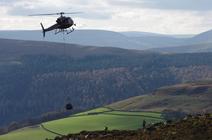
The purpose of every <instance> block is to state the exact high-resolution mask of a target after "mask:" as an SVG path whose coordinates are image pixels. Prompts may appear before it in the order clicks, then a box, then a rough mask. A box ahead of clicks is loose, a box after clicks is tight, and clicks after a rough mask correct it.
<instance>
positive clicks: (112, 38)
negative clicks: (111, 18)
mask: <svg viewBox="0 0 212 140" xmlns="http://www.w3.org/2000/svg"><path fill="white" fill-rule="evenodd" d="M0 38H5V39H17V40H33V41H49V42H59V43H63V42H66V43H69V44H79V45H86V46H98V47H100V46H101V47H106V46H107V47H119V48H125V49H139V50H144V49H149V48H159V47H166V46H167V47H172V46H180V45H183V44H185V43H184V42H185V41H186V40H187V39H188V38H186V37H185V38H184V37H182V38H178V37H175V36H173V35H162V34H154V33H142V32H120V33H119V32H113V31H106V30H76V31H75V32H73V33H72V34H70V35H66V36H65V38H64V37H63V35H62V34H58V35H54V32H50V33H47V36H46V37H45V38H43V37H42V33H41V31H0ZM64 39H65V40H64ZM189 44H190V43H189Z"/></svg>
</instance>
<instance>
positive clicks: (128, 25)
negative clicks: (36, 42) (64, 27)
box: [0, 0, 212, 34]
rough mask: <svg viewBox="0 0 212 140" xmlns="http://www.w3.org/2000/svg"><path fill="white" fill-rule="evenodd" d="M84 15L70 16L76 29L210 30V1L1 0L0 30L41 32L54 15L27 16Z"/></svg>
mask: <svg viewBox="0 0 212 140" xmlns="http://www.w3.org/2000/svg"><path fill="white" fill-rule="evenodd" d="M61 11H64V12H75V11H79V12H83V13H80V14H77V15H71V17H72V18H73V19H74V21H75V23H76V24H77V29H104V30H112V31H141V32H154V33H162V34H197V33H201V32H204V31H207V30H210V29H212V0H0V16H1V18H0V30H34V29H36V30H37V29H40V24H39V23H40V22H42V23H43V24H44V25H45V26H46V27H48V26H50V25H52V24H54V23H55V20H56V18H57V16H42V17H30V16H28V15H30V14H37V13H52V12H53V13H55V12H61Z"/></svg>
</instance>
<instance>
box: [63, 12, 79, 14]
mask: <svg viewBox="0 0 212 140" xmlns="http://www.w3.org/2000/svg"><path fill="white" fill-rule="evenodd" d="M81 13H82V12H70V13H64V14H81Z"/></svg>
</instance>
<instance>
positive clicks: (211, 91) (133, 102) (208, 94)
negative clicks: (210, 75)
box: [109, 81, 212, 113]
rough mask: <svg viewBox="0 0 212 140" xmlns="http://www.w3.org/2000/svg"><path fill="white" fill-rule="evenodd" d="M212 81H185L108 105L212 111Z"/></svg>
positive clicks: (142, 108) (184, 110)
mask: <svg viewBox="0 0 212 140" xmlns="http://www.w3.org/2000/svg"><path fill="white" fill-rule="evenodd" d="M211 101H212V81H206V82H198V83H185V84H179V85H174V86H169V87H162V88H159V89H157V90H156V91H154V92H153V93H152V94H149V95H142V96H137V97H133V98H130V99H127V100H124V101H120V102H117V103H114V104H112V105H110V106H109V107H112V108H115V109H122V110H137V111H138V110H140V111H141V110H146V111H147V110H148V111H163V110H165V109H169V110H179V111H183V112H187V113H198V112H212V102H211Z"/></svg>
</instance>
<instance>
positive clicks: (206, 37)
mask: <svg viewBox="0 0 212 140" xmlns="http://www.w3.org/2000/svg"><path fill="white" fill-rule="evenodd" d="M187 43H189V44H202V43H212V30H209V31H206V32H203V33H201V34H198V35H196V36H194V37H192V38H190V39H188V40H187Z"/></svg>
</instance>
